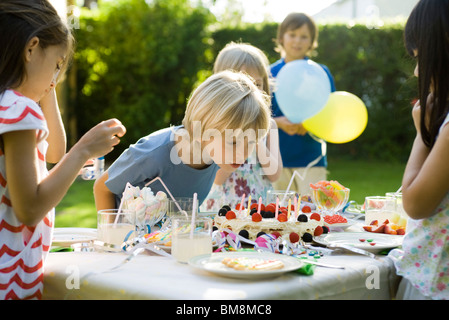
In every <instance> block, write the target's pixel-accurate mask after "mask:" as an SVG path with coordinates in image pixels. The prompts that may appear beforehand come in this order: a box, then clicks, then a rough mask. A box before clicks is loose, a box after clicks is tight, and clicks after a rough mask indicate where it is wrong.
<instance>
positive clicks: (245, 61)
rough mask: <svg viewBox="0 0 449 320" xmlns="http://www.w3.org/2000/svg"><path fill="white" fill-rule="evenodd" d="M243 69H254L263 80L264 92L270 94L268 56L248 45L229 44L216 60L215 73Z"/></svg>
mask: <svg viewBox="0 0 449 320" xmlns="http://www.w3.org/2000/svg"><path fill="white" fill-rule="evenodd" d="M243 67H246V68H248V69H254V70H256V71H257V73H259V75H260V76H261V77H262V79H263V88H262V89H263V90H264V91H265V92H266V93H267V94H270V84H269V75H268V72H269V71H268V69H269V63H268V59H267V56H266V55H265V54H264V53H263V52H262V50H260V49H259V48H257V47H254V46H253V45H250V44H247V43H235V42H230V43H228V44H227V45H226V46H225V47H224V48H223V49H222V50H221V51H220V52H219V53H218V56H217V58H216V59H215V64H214V73H217V72H220V71H223V70H227V69H232V70H236V71H240V70H242V68H243Z"/></svg>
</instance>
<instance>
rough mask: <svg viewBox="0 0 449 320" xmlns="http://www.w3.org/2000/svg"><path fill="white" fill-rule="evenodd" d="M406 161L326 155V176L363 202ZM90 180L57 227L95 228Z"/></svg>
mask: <svg viewBox="0 0 449 320" xmlns="http://www.w3.org/2000/svg"><path fill="white" fill-rule="evenodd" d="M404 168H405V164H401V163H391V162H367V161H362V160H358V161H346V160H333V159H329V167H328V170H329V175H328V179H329V180H338V181H339V182H340V183H341V184H343V185H344V186H345V187H348V188H350V189H351V194H350V200H354V201H356V202H357V203H359V204H363V202H364V199H365V197H366V196H374V195H384V194H385V193H386V192H392V191H396V190H397V189H398V188H399V187H400V185H401V181H402V174H403V172H404ZM92 188H93V181H84V180H81V179H79V178H78V179H77V180H76V181H75V183H74V184H73V185H72V186H71V187H70V189H69V191H68V192H67V195H66V196H65V197H64V199H63V200H62V201H61V203H60V204H59V205H58V206H57V207H56V223H55V226H56V227H57V228H61V227H81V228H96V227H97V214H96V210H95V202H94V197H93V192H92Z"/></svg>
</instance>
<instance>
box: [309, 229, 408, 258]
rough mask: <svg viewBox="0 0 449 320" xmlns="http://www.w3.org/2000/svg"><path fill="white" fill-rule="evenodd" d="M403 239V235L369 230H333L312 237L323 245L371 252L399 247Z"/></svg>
mask: <svg viewBox="0 0 449 320" xmlns="http://www.w3.org/2000/svg"><path fill="white" fill-rule="evenodd" d="M361 239H364V240H365V241H364V242H362V241H360V240H361ZM403 239H404V236H397V235H390V234H383V233H371V232H335V233H328V234H323V235H321V236H318V237H314V238H313V240H314V241H315V242H318V243H319V244H322V245H325V246H327V245H329V244H335V245H339V244H343V245H348V246H352V247H355V248H359V249H363V250H366V251H369V252H372V253H378V252H380V251H382V250H385V249H392V248H396V247H399V246H400V245H401V244H402V240H403ZM368 240H373V241H372V242H371V243H375V245H371V244H370V242H368Z"/></svg>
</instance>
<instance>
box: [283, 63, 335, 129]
mask: <svg viewBox="0 0 449 320" xmlns="http://www.w3.org/2000/svg"><path fill="white" fill-rule="evenodd" d="M330 94H331V84H330V81H329V78H328V76H327V74H326V72H325V71H324V70H323V68H322V67H321V66H320V65H319V64H317V63H316V62H313V61H312V60H295V61H292V62H289V63H287V64H286V65H285V66H284V67H283V68H282V69H281V71H279V73H278V75H277V78H276V89H275V95H276V100H277V102H278V104H279V108H280V109H281V111H282V113H283V114H284V115H285V116H286V117H287V119H288V120H289V121H290V122H292V123H302V122H303V121H304V120H306V119H308V118H310V117H312V116H314V115H316V114H317V113H318V112H320V111H321V109H323V108H324V106H325V105H326V102H327V100H328V99H329V96H330Z"/></svg>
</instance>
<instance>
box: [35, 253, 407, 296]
mask: <svg viewBox="0 0 449 320" xmlns="http://www.w3.org/2000/svg"><path fill="white" fill-rule="evenodd" d="M125 258H126V254H123V253H100V252H57V253H56V252H55V253H51V254H50V255H49V257H48V259H47V261H46V264H45V275H44V294H43V299H170V300H203V299H207V300H215V299H222V300H233V299H237V300H240V299H254V300H263V299H269V300H271V299H302V300H303V299H391V298H392V297H393V296H394V292H395V290H396V286H397V282H398V277H397V276H396V273H395V269H394V266H393V264H392V262H391V261H390V260H389V259H388V258H386V257H385V256H378V258H377V259H372V258H369V257H366V256H360V255H330V256H324V257H322V258H321V259H320V260H319V261H320V262H324V263H329V264H335V265H342V266H345V267H346V268H345V269H329V268H323V267H316V268H315V271H314V274H313V275H312V276H307V275H301V274H299V273H296V272H290V273H286V274H283V275H281V276H279V277H276V278H272V279H265V280H240V279H230V278H225V277H221V276H217V275H213V274H211V273H208V272H206V271H202V270H198V269H195V268H192V267H191V266H189V265H186V264H180V263H178V262H176V261H175V260H174V259H172V258H169V257H164V256H159V255H153V254H150V253H148V252H145V253H142V254H140V255H137V256H136V257H134V258H133V259H132V260H131V261H129V262H128V263H126V264H125V265H123V266H122V267H120V268H119V269H116V270H114V271H112V272H104V271H106V270H108V269H109V268H111V267H113V266H115V265H117V264H119V263H120V262H121V261H123V260H124V259H125Z"/></svg>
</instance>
